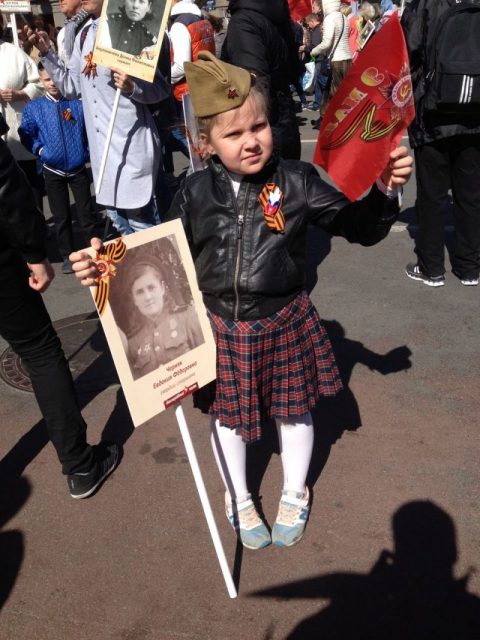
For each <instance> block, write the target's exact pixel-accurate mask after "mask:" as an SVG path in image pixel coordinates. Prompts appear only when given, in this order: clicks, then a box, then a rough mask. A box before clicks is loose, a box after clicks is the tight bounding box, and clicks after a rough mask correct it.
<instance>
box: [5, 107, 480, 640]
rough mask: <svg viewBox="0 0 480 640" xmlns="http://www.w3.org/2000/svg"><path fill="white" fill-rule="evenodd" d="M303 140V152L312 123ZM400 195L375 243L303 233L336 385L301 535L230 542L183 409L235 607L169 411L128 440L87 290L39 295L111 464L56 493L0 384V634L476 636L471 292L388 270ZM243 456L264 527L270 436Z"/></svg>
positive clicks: (479, 493)
mask: <svg viewBox="0 0 480 640" xmlns="http://www.w3.org/2000/svg"><path fill="white" fill-rule="evenodd" d="M307 115H308V116H310V114H307ZM302 133H303V136H304V144H303V151H304V153H303V155H304V158H305V159H311V157H312V153H313V144H312V143H311V142H308V140H312V139H313V137H314V136H313V132H312V131H311V129H310V127H309V126H304V127H303V129H302ZM413 201H414V190H413V188H409V189H408V190H407V193H406V195H405V211H404V213H403V214H402V218H401V221H400V222H398V223H397V224H396V225H395V227H394V228H393V230H392V232H391V233H390V235H389V237H388V238H387V239H386V240H385V241H384V242H383V243H382V244H380V245H378V246H376V247H373V248H370V249H362V248H360V247H357V246H349V245H347V244H346V243H345V242H344V241H342V240H339V239H334V240H332V241H331V242H330V241H329V240H328V239H327V238H325V237H322V236H320V235H319V234H316V233H313V234H312V237H311V256H312V265H315V263H317V264H320V263H321V264H320V267H319V269H318V281H317V282H316V283H315V284H314V288H313V292H312V297H313V299H314V301H315V303H316V305H317V307H318V309H319V311H320V314H321V315H322V316H323V318H325V322H326V326H327V329H328V331H329V333H330V335H331V338H332V341H333V344H334V349H335V352H336V354H337V358H338V361H339V364H340V367H341V370H342V374H343V378H344V381H345V383H346V385H347V390H346V392H345V393H344V394H343V396H342V397H341V398H339V399H338V400H335V401H329V402H325V403H324V404H322V405H321V406H320V407H319V409H318V411H317V412H316V415H315V419H316V422H317V426H318V430H317V439H316V444H315V455H314V462H313V465H312V470H311V478H310V480H311V483H312V486H313V491H314V502H313V509H312V514H311V518H310V523H309V526H308V529H307V533H306V536H305V539H304V541H303V542H302V543H301V544H299V545H298V546H297V547H294V548H292V549H288V550H281V549H278V548H273V547H272V548H268V549H265V550H263V551H260V552H251V551H247V550H245V551H244V552H243V553H242V550H241V549H240V548H238V547H237V546H236V541H235V538H234V536H233V534H232V532H231V530H229V527H228V524H227V522H226V519H225V518H224V515H223V513H222V494H223V491H222V486H221V483H220V480H219V478H218V477H217V472H216V469H215V468H214V464H213V459H212V454H211V451H210V447H209V441H208V440H209V438H208V428H207V422H208V421H207V420H206V419H205V418H204V417H202V416H201V415H198V414H197V413H196V412H194V411H193V409H191V405H190V402H189V401H187V402H185V403H184V405H185V410H186V414H187V419H188V421H189V424H190V425H191V430H192V436H193V440H194V444H195V447H196V450H197V454H198V457H199V461H200V464H201V467H202V469H203V472H204V477H205V483H206V486H207V489H208V492H209V495H210V498H211V502H212V507H213V510H214V513H215V517H216V520H217V523H218V526H219V530H220V535H221V537H222V540H223V542H224V545H225V551H226V555H227V558H228V561H229V564H230V566H231V567H232V571H233V572H234V575H235V580H236V581H237V584H238V588H239V597H238V598H237V599H236V600H231V599H229V597H228V595H227V592H226V589H225V586H224V583H223V580H222V576H221V573H220V569H219V566H218V563H217V560H216V557H215V555H214V550H213V546H212V543H211V540H210V538H209V534H208V530H207V526H206V523H205V520H204V517H203V514H202V512H201V508H200V504H199V501H198V498H197V494H196V491H195V487H194V483H193V478H192V474H191V471H190V467H189V465H188V463H187V461H186V456H185V450H184V447H183V445H182V442H181V438H180V435H179V430H178V426H177V424H176V421H175V416H174V413H173V412H171V411H169V412H166V413H163V414H161V415H160V416H159V417H158V418H156V419H153V420H151V421H150V422H149V423H147V424H145V425H143V426H141V427H139V428H138V429H136V430H133V428H132V425H131V422H130V420H129V417H128V412H127V410H126V407H125V403H124V400H123V396H122V392H121V389H120V388H119V386H118V385H116V384H111V385H110V386H108V385H109V383H110V382H112V380H114V376H113V374H112V372H111V369H109V367H110V364H109V356H108V354H105V353H102V349H103V347H102V342H101V336H99V333H98V331H96V325H95V321H94V320H91V321H85V318H86V316H85V314H89V313H90V312H92V311H93V304H92V302H91V299H90V296H89V294H88V292H86V291H84V290H82V289H81V288H80V287H79V286H78V285H77V284H76V282H75V281H74V279H73V277H70V276H62V275H61V274H59V275H58V278H57V280H56V281H55V283H54V285H53V286H52V287H51V289H50V290H49V291H48V292H47V294H46V296H45V299H46V302H47V305H48V307H49V310H50V312H51V315H52V317H53V318H54V319H55V320H62V321H63V322H62V323H60V327H61V328H62V327H65V326H66V325H70V324H71V323H72V322H76V324H75V326H76V327H77V329H78V331H79V332H80V333H81V334H82V336H85V340H83V338H82V339H80V338H78V337H77V338H76V339H75V340H74V339H73V338H72V331H73V329H72V331H70V333H69V332H68V331H67V334H68V335H69V336H70V343H69V349H70V353H72V349H73V351H75V350H77V351H78V348H79V347H81V345H82V344H83V342H86V344H85V346H84V347H83V349H84V352H82V349H80V352H82V353H83V354H84V356H83V358H82V357H81V356H79V355H78V354H77V355H76V356H75V357H74V358H73V360H72V364H74V365H75V367H74V368H75V376H76V377H77V379H78V383H77V384H78V388H79V391H80V392H81V394H80V400H81V404H82V407H83V411H84V415H85V418H86V420H87V422H88V424H89V433H90V439H91V441H92V442H95V441H97V440H98V439H99V438H100V437H101V436H102V435H109V436H110V437H113V438H114V439H116V440H117V441H119V442H121V443H123V446H124V456H123V459H122V462H121V464H120V466H119V467H118V469H117V471H116V472H115V473H114V475H112V477H111V478H110V479H109V480H108V481H107V482H106V484H105V486H104V487H103V489H102V490H101V491H100V492H99V493H98V494H97V495H96V496H95V497H94V498H92V499H90V500H85V501H78V502H77V501H74V500H72V499H71V498H70V497H69V495H68V492H67V487H66V483H65V479H64V478H63V477H62V475H61V474H60V470H59V465H58V462H57V460H56V458H55V455H54V452H53V449H52V447H51V446H50V445H48V444H47V443H46V436H45V430H44V427H43V424H42V422H41V421H40V415H39V412H38V409H37V408H36V405H35V402H34V399H33V396H32V394H30V393H27V392H25V391H19V390H17V389H14V388H12V387H11V386H8V385H6V384H4V383H3V382H1V381H0V398H1V403H0V423H1V425H2V428H1V430H0V456H1V457H2V458H3V459H2V460H1V462H0V473H1V475H2V481H1V487H2V503H3V509H2V513H3V517H2V519H1V522H0V524H1V525H2V527H3V529H2V532H1V533H0V571H1V576H2V577H1V584H0V607H2V615H1V618H0V638H1V639H2V640H27V639H28V640H72V639H73V638H75V640H87V639H88V640H113V639H114V640H180V639H189V640H227V639H228V638H231V637H236V638H239V639H241V640H247V639H248V640H283V639H286V638H301V639H305V638H319V639H322V640H325V639H326V640H333V639H334V638H335V639H337V638H340V639H341V640H344V639H345V640H346V639H347V638H348V639H349V640H350V639H352V640H356V639H359V638H362V639H363V638H365V639H369V640H370V639H373V638H375V639H377V638H378V639H382V640H383V639H384V640H388V639H390V638H395V639H397V638H398V640H400V639H402V640H407V639H408V640H410V639H411V638H415V639H416V638H422V640H423V639H426V638H429V639H435V640H436V639H438V638H442V639H447V638H448V639H452V640H454V639H455V640H464V639H465V640H467V639H468V640H470V639H472V640H473V638H475V639H478V638H479V637H480V632H479V630H480V598H479V594H480V578H479V576H478V574H477V573H475V568H476V566H477V565H478V563H479V548H480V520H479V517H478V513H479V506H480V482H479V473H478V459H479V452H480V443H479V428H478V427H479V424H478V423H479V417H478V416H479V409H480V407H479V397H478V374H479V366H478V359H479V353H480V341H479V337H478V324H479V293H480V291H479V290H478V288H475V287H463V286H462V285H461V284H460V283H459V281H458V280H456V279H455V278H454V277H453V276H452V275H451V274H450V273H447V282H446V286H445V287H444V288H442V289H434V290H432V289H430V288H429V287H426V286H424V285H422V284H421V283H414V282H412V281H410V280H408V279H407V278H406V277H405V276H404V274H403V269H404V266H405V264H406V262H407V261H409V260H410V259H411V257H412V246H413V241H412V235H413V234H414V232H415V228H414V223H413V217H412V210H411V207H412V205H413ZM59 266H60V265H59V263H57V264H56V268H57V271H58V267H59ZM314 276H315V274H314V273H312V283H313V282H314ZM72 316H80V318H78V317H76V318H74V321H72V320H69V319H70V318H71V317H72ZM93 317H94V316H93ZM65 319H67V320H65ZM77 329H75V331H76V330H77ZM82 332H83V333H82ZM90 336H93V339H90ZM2 345H3V343H2ZM2 345H0V350H1V349H3V346H2ZM92 369H93V370H94V374H93V375H92ZM85 380H87V381H92V380H97V382H98V380H100V383H99V384H96V385H93V388H92V385H91V384H86V385H85ZM251 462H252V463H256V464H255V469H256V472H255V473H253V471H252V474H251V475H252V484H253V486H259V483H261V490H260V494H261V496H262V502H263V508H264V511H265V514H266V517H267V519H268V521H269V522H270V523H271V522H272V521H273V519H274V515H275V511H276V505H277V501H278V498H279V492H280V487H281V468H280V460H279V457H278V454H277V450H276V443H275V441H274V439H273V437H272V438H267V439H266V440H265V442H264V443H263V444H262V445H261V446H258V447H256V448H254V449H252V451H251ZM267 464H268V467H267ZM393 525H394V529H393V530H392V526H393ZM2 605H3V606H2Z"/></svg>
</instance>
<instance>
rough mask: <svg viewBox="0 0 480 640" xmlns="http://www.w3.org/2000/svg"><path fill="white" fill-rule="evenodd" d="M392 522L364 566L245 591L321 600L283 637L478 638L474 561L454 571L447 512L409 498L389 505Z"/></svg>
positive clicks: (453, 534)
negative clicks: (383, 543)
mask: <svg viewBox="0 0 480 640" xmlns="http://www.w3.org/2000/svg"><path fill="white" fill-rule="evenodd" d="M392 529H393V541H394V549H393V551H389V550H383V551H381V552H380V554H379V556H378V560H377V561H376V562H375V564H374V565H373V567H372V568H371V570H370V571H369V572H368V573H366V574H359V573H332V574H320V575H318V576H317V577H315V578H311V579H308V580H302V581H298V582H291V583H289V584H284V585H280V586H275V587H271V588H267V589H263V590H261V591H256V592H254V593H252V594H250V595H251V596H255V597H266V598H276V599H277V600H281V599H285V600H291V599H297V598H298V599H318V600H321V601H323V603H325V601H326V604H324V606H322V608H321V609H320V610H319V612H318V613H316V614H314V615H313V616H311V617H309V618H306V619H305V620H302V621H300V622H298V623H297V625H296V626H295V627H294V629H293V631H292V632H291V633H290V634H289V635H288V636H286V637H285V640H310V639H312V640H313V639H315V640H352V639H355V640H407V639H408V640H477V638H480V599H479V598H478V597H477V596H475V595H474V594H472V593H469V592H468V590H467V587H468V580H469V576H470V574H471V573H472V571H473V569H470V570H469V573H468V574H467V575H465V576H464V577H462V578H460V579H456V578H455V577H454V575H453V569H454V565H455V562H456V561H457V557H458V552H457V542H456V532H455V525H454V522H453V520H452V518H451V517H450V516H449V515H448V513H446V512H445V511H444V510H443V509H441V508H440V507H439V506H437V505H436V504H434V503H433V502H429V501H416V502H409V503H406V504H405V505H403V506H402V507H400V508H399V509H398V510H397V511H396V512H395V513H394V515H393V518H392ZM271 634H272V630H271V629H270V630H269V631H268V633H267V635H266V636H265V635H264V636H263V640H267V638H269V637H271Z"/></svg>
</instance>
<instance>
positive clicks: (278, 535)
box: [272, 487, 310, 547]
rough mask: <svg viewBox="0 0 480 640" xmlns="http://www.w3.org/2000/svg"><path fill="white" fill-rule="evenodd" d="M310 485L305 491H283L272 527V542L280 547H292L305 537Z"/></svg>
mask: <svg viewBox="0 0 480 640" xmlns="http://www.w3.org/2000/svg"><path fill="white" fill-rule="evenodd" d="M309 502H310V494H309V491H308V487H305V492H304V493H297V492H296V491H282V498H281V500H280V504H279V506H278V515H277V519H276V520H275V524H274V525H273V529H272V542H273V544H276V545H277V546H278V547H292V546H293V545H294V544H297V542H300V540H301V539H302V538H303V534H304V532H305V525H306V524H307V520H308V514H309V513H310V506H309Z"/></svg>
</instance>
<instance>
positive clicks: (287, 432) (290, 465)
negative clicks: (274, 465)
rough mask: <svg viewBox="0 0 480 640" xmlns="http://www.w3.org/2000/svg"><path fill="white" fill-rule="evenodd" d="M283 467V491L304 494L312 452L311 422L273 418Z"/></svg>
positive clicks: (306, 417) (308, 418) (301, 418)
mask: <svg viewBox="0 0 480 640" xmlns="http://www.w3.org/2000/svg"><path fill="white" fill-rule="evenodd" d="M275 423H276V425H277V433H278V442H279V444H280V456H281V458H282V467H283V490H284V491H295V492H296V493H304V492H305V482H306V480H307V473H308V469H309V467H310V461H311V459H312V451H313V421H312V416H311V415H310V412H308V413H306V414H305V415H303V416H290V417H289V418H275Z"/></svg>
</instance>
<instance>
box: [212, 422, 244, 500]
mask: <svg viewBox="0 0 480 640" xmlns="http://www.w3.org/2000/svg"><path fill="white" fill-rule="evenodd" d="M211 441H212V448H213V454H214V456H215V460H216V462H217V466H218V470H219V471H220V475H221V476H222V480H223V483H224V485H225V488H226V489H227V491H228V493H229V494H230V496H231V497H232V499H234V500H236V501H237V502H242V501H243V500H245V498H246V496H247V495H248V489H247V470H246V461H247V445H246V443H245V442H244V441H243V440H242V436H241V434H240V431H237V430H235V429H229V428H228V427H224V426H222V425H221V424H220V422H219V420H218V418H216V417H215V416H212V422H211Z"/></svg>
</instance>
